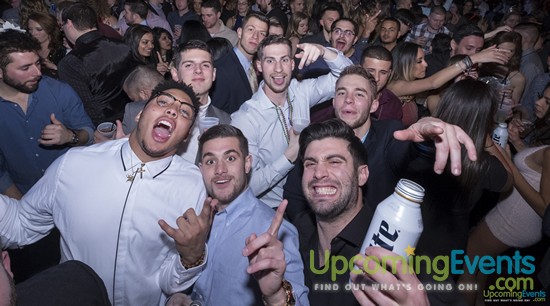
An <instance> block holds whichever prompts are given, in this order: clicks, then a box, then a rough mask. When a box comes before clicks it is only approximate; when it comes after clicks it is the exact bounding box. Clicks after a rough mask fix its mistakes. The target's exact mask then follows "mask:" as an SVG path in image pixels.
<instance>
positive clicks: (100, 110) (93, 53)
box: [57, 4, 137, 125]
mask: <svg viewBox="0 0 550 306" xmlns="http://www.w3.org/2000/svg"><path fill="white" fill-rule="evenodd" d="M62 20H63V26H62V29H63V32H64V33H65V36H66V37H67V39H68V40H69V41H70V42H71V43H73V44H74V48H73V49H72V51H71V52H70V53H69V54H67V55H66V56H65V57H64V58H63V59H62V60H61V62H60V63H59V64H58V65H57V67H58V72H59V78H60V79H61V80H63V81H65V82H67V83H69V85H71V86H72V87H73V89H74V90H75V91H76V92H77V93H78V95H79V96H80V98H81V99H82V102H83V103H84V109H85V110H86V112H87V113H88V115H89V116H90V118H91V119H92V121H93V123H94V124H95V125H98V124H99V123H101V122H104V121H110V122H114V121H115V120H116V119H120V120H122V116H123V113H124V106H125V105H126V103H127V102H129V101H130V100H129V98H128V97H127V96H126V94H125V93H124V91H123V90H122V83H123V82H124V79H125V78H126V76H127V75H128V74H129V73H130V71H131V70H132V69H133V68H134V67H135V65H136V64H137V63H134V61H133V59H132V57H131V52H130V47H129V46H127V45H126V44H124V43H123V42H120V41H115V40H112V39H109V38H106V37H104V36H102V35H101V33H100V32H99V31H98V30H97V15H96V13H95V12H94V10H93V9H92V8H90V7H89V6H86V5H84V4H74V5H72V6H70V7H69V8H67V9H66V10H64V11H63V15H62Z"/></svg>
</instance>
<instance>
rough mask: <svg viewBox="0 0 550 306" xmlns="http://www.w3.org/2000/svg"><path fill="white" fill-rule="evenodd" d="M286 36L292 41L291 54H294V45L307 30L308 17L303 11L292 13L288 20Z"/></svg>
mask: <svg viewBox="0 0 550 306" xmlns="http://www.w3.org/2000/svg"><path fill="white" fill-rule="evenodd" d="M287 32H288V33H287V37H288V39H289V40H290V42H291V43H292V54H296V45H298V44H299V43H300V39H301V38H302V37H304V36H306V35H307V34H308V32H309V17H308V16H307V15H306V14H304V13H300V12H298V13H294V14H293V15H292V19H291V20H290V23H289V26H288V31H287Z"/></svg>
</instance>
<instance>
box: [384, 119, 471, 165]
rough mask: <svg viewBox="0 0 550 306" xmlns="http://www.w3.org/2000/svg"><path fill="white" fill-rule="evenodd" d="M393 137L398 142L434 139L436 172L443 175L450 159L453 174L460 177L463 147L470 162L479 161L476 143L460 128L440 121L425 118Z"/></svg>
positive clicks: (397, 132) (394, 134)
mask: <svg viewBox="0 0 550 306" xmlns="http://www.w3.org/2000/svg"><path fill="white" fill-rule="evenodd" d="M393 136H394V137H395V138H396V139H398V140H409V141H414V142H422V141H426V140H430V139H432V140H433V141H434V143H435V149H436V152H435V164H434V171H435V172H436V173H438V174H441V173H443V170H444V169H445V165H446V164H447V160H448V159H449V157H450V158H451V172H452V173H453V175H457V176H458V175H460V173H461V172H462V152H461V145H464V146H465V147H466V151H467V152H468V157H469V158H470V160H472V161H475V160H477V153H476V148H475V146H474V142H473V141H472V139H471V138H470V136H468V134H466V132H464V131H463V130H462V129H461V128H460V127H458V126H456V125H453V124H448V123H446V122H444V121H442V120H440V119H437V118H433V117H424V118H422V119H420V120H418V122H416V123H414V124H413V125H411V126H410V127H409V128H408V129H406V130H401V131H396V132H394V133H393Z"/></svg>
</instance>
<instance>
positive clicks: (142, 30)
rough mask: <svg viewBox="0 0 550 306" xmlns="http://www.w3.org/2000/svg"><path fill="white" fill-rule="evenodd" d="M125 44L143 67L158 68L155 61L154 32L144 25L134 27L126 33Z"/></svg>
mask: <svg viewBox="0 0 550 306" xmlns="http://www.w3.org/2000/svg"><path fill="white" fill-rule="evenodd" d="M124 42H125V43H126V44H127V45H128V46H130V48H131V52H132V55H133V56H134V59H135V60H136V61H137V62H139V63H140V64H141V65H148V66H151V67H153V68H156V64H155V62H154V61H153V59H152V58H153V56H152V55H153V48H154V36H153V30H151V28H149V27H147V26H143V25H133V26H131V27H129V28H128V30H126V33H124Z"/></svg>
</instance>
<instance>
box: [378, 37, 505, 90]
mask: <svg viewBox="0 0 550 306" xmlns="http://www.w3.org/2000/svg"><path fill="white" fill-rule="evenodd" d="M508 53H509V51H508V50H503V49H497V48H496V46H491V47H489V48H487V49H485V50H483V51H481V52H479V53H476V54H474V55H472V56H470V59H471V60H472V63H473V64H477V63H498V64H504V63H506V62H508V57H509V54H508ZM466 68H467V67H466V65H465V64H464V63H463V62H458V63H456V64H455V65H451V66H449V67H446V68H444V69H441V70H440V71H439V72H437V73H436V74H434V75H432V76H430V77H428V78H425V79H420V80H414V81H403V80H399V81H393V82H390V83H389V84H388V89H389V90H391V91H392V92H393V93H394V94H395V95H396V96H398V97H400V96H406V95H415V94H418V93H421V92H424V91H427V90H433V89H437V88H439V87H441V86H443V85H445V83H447V82H448V81H450V80H452V79H453V78H455V77H456V76H458V75H459V74H460V73H461V72H463V71H464V70H466Z"/></svg>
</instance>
